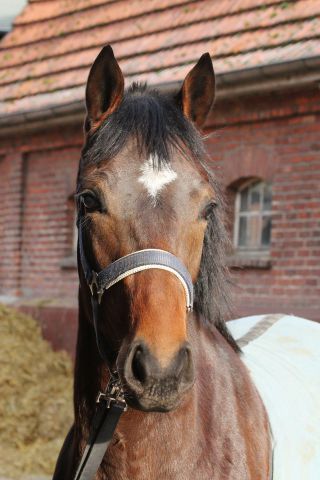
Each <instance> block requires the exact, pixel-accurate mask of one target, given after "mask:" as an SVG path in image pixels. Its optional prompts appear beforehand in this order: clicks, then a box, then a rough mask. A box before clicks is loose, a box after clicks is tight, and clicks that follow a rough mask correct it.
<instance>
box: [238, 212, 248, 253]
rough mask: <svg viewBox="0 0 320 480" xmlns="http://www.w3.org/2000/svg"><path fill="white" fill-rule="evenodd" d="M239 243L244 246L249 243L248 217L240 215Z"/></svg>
mask: <svg viewBox="0 0 320 480" xmlns="http://www.w3.org/2000/svg"><path fill="white" fill-rule="evenodd" d="M238 245H239V246H240V247H244V246H246V245H247V218H246V217H240V219H239V239H238Z"/></svg>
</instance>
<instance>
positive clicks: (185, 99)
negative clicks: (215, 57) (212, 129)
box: [177, 53, 215, 127]
mask: <svg viewBox="0 0 320 480" xmlns="http://www.w3.org/2000/svg"><path fill="white" fill-rule="evenodd" d="M214 96H215V77H214V71H213V66H212V61H211V58H210V55H209V53H204V54H203V55H202V56H201V57H200V59H199V61H198V63H197V64H196V65H195V66H194V67H193V69H192V70H190V72H189V73H188V75H187V76H186V78H185V80H184V82H183V85H182V88H181V90H180V92H179V93H178V96H177V101H178V104H179V106H180V108H181V109H182V111H183V113H184V115H185V116H186V117H187V118H188V119H189V120H191V121H192V122H193V123H195V125H196V126H197V127H202V125H203V124H204V122H205V120H206V117H207V115H208V113H209V111H210V108H211V107H212V104H213V102H214Z"/></svg>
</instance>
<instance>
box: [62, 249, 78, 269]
mask: <svg viewBox="0 0 320 480" xmlns="http://www.w3.org/2000/svg"><path fill="white" fill-rule="evenodd" d="M60 267H61V268H62V270H75V269H76V268H77V254H76V253H72V254H71V255H69V256H68V257H64V258H63V259H62V260H61V262H60Z"/></svg>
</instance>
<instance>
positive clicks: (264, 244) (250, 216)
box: [234, 181, 272, 253]
mask: <svg viewBox="0 0 320 480" xmlns="http://www.w3.org/2000/svg"><path fill="white" fill-rule="evenodd" d="M271 200H272V197H271V185H270V183H265V182H261V181H254V182H252V181H250V183H249V184H248V183H246V184H245V185H243V186H242V188H241V189H240V190H238V192H237V194H236V203H235V228H234V244H235V247H236V249H237V251H238V252H243V253H254V252H257V253H260V252H261V251H262V250H265V251H268V249H269V246H270V239H271Z"/></svg>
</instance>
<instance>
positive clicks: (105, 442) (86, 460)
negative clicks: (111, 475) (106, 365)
mask: <svg viewBox="0 0 320 480" xmlns="http://www.w3.org/2000/svg"><path fill="white" fill-rule="evenodd" d="M126 409H127V404H126V401H125V400H124V397H123V391H122V387H121V384H120V382H119V379H118V378H117V377H115V376H114V375H113V376H112V377H111V380H110V382H109V385H108V387H107V390H106V392H105V393H99V395H98V398H97V410H96V413H95V416H94V418H93V421H92V425H91V431H90V435H89V439H88V442H87V445H86V448H85V450H84V452H83V455H82V458H81V461H80V464H79V466H78V470H77V472H76V475H75V477H74V480H92V479H93V478H94V476H95V474H96V472H97V471H98V469H99V467H100V465H101V462H102V460H103V457H104V455H105V453H106V450H107V448H108V446H109V445H110V443H111V441H112V437H113V434H114V431H115V429H116V427H117V425H118V422H119V420H120V417H121V415H122V414H123V412H124V411H125V410H126Z"/></svg>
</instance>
